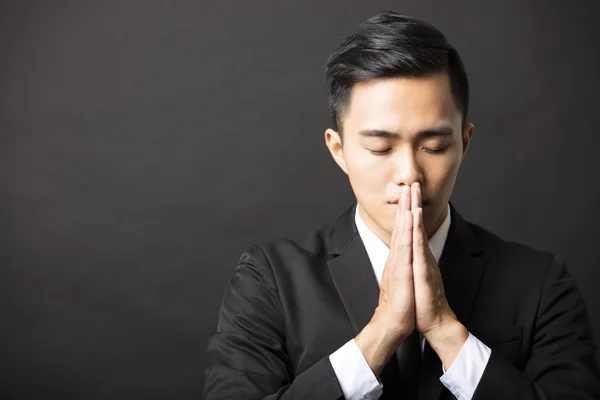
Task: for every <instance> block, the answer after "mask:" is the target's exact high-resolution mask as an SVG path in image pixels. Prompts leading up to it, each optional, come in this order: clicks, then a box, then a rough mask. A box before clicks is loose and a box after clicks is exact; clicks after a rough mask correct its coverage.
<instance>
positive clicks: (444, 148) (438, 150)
mask: <svg viewBox="0 0 600 400" xmlns="http://www.w3.org/2000/svg"><path fill="white" fill-rule="evenodd" d="M448 147H450V146H445V147H440V148H439V149H428V148H423V150H425V152H426V153H429V154H441V153H443V152H444V151H446V149H448Z"/></svg>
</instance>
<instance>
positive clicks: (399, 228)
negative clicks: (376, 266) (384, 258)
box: [381, 207, 402, 279]
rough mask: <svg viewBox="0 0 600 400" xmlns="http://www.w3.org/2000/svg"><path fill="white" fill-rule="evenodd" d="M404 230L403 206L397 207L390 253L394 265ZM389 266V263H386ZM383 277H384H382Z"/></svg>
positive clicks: (384, 269)
mask: <svg viewBox="0 0 600 400" xmlns="http://www.w3.org/2000/svg"><path fill="white" fill-rule="evenodd" d="M401 232H402V210H401V207H398V208H397V209H396V219H395V220H394V229H393V230H392V238H391V240H390V255H389V260H390V263H391V264H392V265H395V264H396V255H397V252H396V248H397V247H398V241H399V237H400V234H401ZM386 266H387V264H386ZM386 269H387V268H386V267H384V268H383V273H384V274H385V271H386ZM381 279H383V277H382V278H381Z"/></svg>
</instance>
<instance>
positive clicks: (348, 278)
mask: <svg viewBox="0 0 600 400" xmlns="http://www.w3.org/2000/svg"><path fill="white" fill-rule="evenodd" d="M355 212H356V203H355V204H354V205H353V206H352V207H351V208H350V209H349V210H347V211H346V212H345V213H344V214H343V215H342V216H341V217H340V218H339V219H338V221H337V222H336V223H335V224H334V226H333V229H332V234H331V238H330V242H329V246H328V249H329V250H328V253H329V254H330V256H332V259H330V260H329V261H328V262H327V265H328V267H329V271H330V273H331V276H332V278H333V282H334V284H335V287H336V290H337V291H338V294H339V296H340V299H341V301H342V303H343V305H344V308H345V310H346V313H347V314H348V317H349V319H350V321H351V323H352V327H353V329H354V332H353V333H354V335H355V336H356V335H357V334H358V333H359V332H360V331H361V330H362V329H363V328H364V326H365V325H366V324H367V323H368V322H369V321H370V319H371V317H372V316H373V312H374V311H375V308H376V307H377V302H378V299H379V286H378V284H377V279H376V278H375V274H374V272H373V268H372V266H371V262H370V260H369V256H368V255H367V252H366V249H365V247H364V244H363V242H362V240H361V238H360V235H359V234H358V230H357V229H356V224H355V222H354V217H355ZM450 212H451V213H452V214H451V224H450V230H449V232H448V238H447V239H446V243H445V245H444V250H443V252H442V256H441V258H440V263H439V265H440V271H441V273H442V279H443V280H444V289H445V292H446V298H447V299H448V303H449V304H450V307H451V308H452V310H453V311H454V313H455V314H456V316H457V318H458V320H459V321H460V322H461V323H462V324H463V325H465V326H466V325H467V324H466V322H467V320H468V318H469V313H470V310H471V306H472V304H473V301H474V300H475V297H476V295H477V290H478V288H479V282H480V279H481V276H482V274H483V269H484V266H485V261H484V257H483V251H482V249H481V246H480V245H479V243H478V242H477V240H476V239H475V237H474V236H473V232H472V231H471V229H470V228H469V226H468V224H467V222H466V221H465V220H464V219H463V218H462V217H461V216H460V214H459V213H458V212H457V211H456V210H455V209H454V206H453V205H452V203H450ZM396 373H397V364H396V357H392V358H391V359H390V361H389V362H388V363H387V364H386V366H385V368H384V370H383V372H382V374H381V379H382V381H383V382H384V385H385V386H386V387H388V388H389V389H391V387H392V386H396V385H395V383H396V381H397V379H396V377H397V375H396ZM442 373H443V371H442V364H441V361H440V359H439V357H438V356H437V354H436V353H435V352H434V351H433V349H432V348H431V346H429V344H428V343H426V344H425V350H424V353H423V360H422V363H421V366H420V369H419V378H418V379H419V384H418V387H419V393H418V398H419V400H437V399H439V397H440V394H441V392H442V389H443V385H442V383H441V382H440V380H439V378H440V376H441V375H442ZM386 381H387V382H389V383H388V384H386Z"/></svg>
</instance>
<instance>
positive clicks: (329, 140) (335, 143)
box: [325, 129, 348, 174]
mask: <svg viewBox="0 0 600 400" xmlns="http://www.w3.org/2000/svg"><path fill="white" fill-rule="evenodd" d="M325 144H326V145H327V148H328V149H329V152H330V153H331V156H332V157H333V160H334V161H335V162H336V163H337V165H339V167H340V168H341V169H342V171H344V172H345V173H346V174H348V170H347V169H346V161H345V160H344V146H343V144H342V139H341V137H340V135H339V133H338V132H336V131H334V130H333V129H327V130H326V131H325Z"/></svg>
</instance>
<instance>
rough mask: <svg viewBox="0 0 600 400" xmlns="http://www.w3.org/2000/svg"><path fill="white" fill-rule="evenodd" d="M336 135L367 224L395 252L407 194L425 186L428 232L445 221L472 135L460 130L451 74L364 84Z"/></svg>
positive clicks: (335, 149)
mask: <svg viewBox="0 0 600 400" xmlns="http://www.w3.org/2000/svg"><path fill="white" fill-rule="evenodd" d="M342 119H343V122H342V127H341V129H342V131H343V137H344V144H343V146H342V145H341V141H340V137H339V135H338V133H337V132H335V131H333V130H331V129H328V130H327V131H326V132H325V139H326V143H327V146H328V148H329V150H330V151H331V154H332V155H333V157H334V159H335V161H336V162H337V163H338V165H339V166H340V167H341V168H342V170H343V171H344V172H346V174H347V175H348V178H349V180H350V184H351V186H352V190H353V191H354V194H355V196H356V199H357V201H358V203H359V205H360V213H361V217H362V219H363V220H364V221H365V224H366V225H367V226H368V227H369V228H370V229H371V230H372V231H373V232H374V233H375V234H376V235H377V236H378V237H379V238H380V239H381V240H383V241H384V243H386V244H387V245H388V246H389V242H390V238H391V232H392V230H393V226H394V220H395V214H396V207H397V206H396V205H395V204H393V203H394V202H397V201H398V198H399V196H400V188H401V187H402V186H404V185H407V186H410V185H411V184H412V183H413V182H420V184H421V191H422V197H423V219H424V223H425V230H426V232H427V234H428V236H431V235H432V234H433V233H434V232H435V231H436V230H437V228H438V227H439V225H440V224H441V222H442V221H443V220H444V218H445V217H446V212H447V202H448V200H449V199H450V195H451V194H452V190H453V188H454V183H455V181H456V176H457V174H458V169H459V167H460V164H461V162H462V160H463V159H464V156H465V155H466V149H467V146H468V143H469V140H470V138H471V136H472V133H473V125H472V124H467V126H466V127H465V130H464V131H463V130H462V129H461V113H460V111H459V110H458V109H457V107H456V105H455V102H454V99H453V97H452V92H451V91H450V82H449V79H448V75H447V74H437V75H434V76H430V77H423V78H382V79H376V80H370V81H366V82H361V83H357V84H355V85H354V86H353V88H352V94H351V98H350V103H349V105H348V109H347V112H346V114H345V115H344V116H343V118H342Z"/></svg>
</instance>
